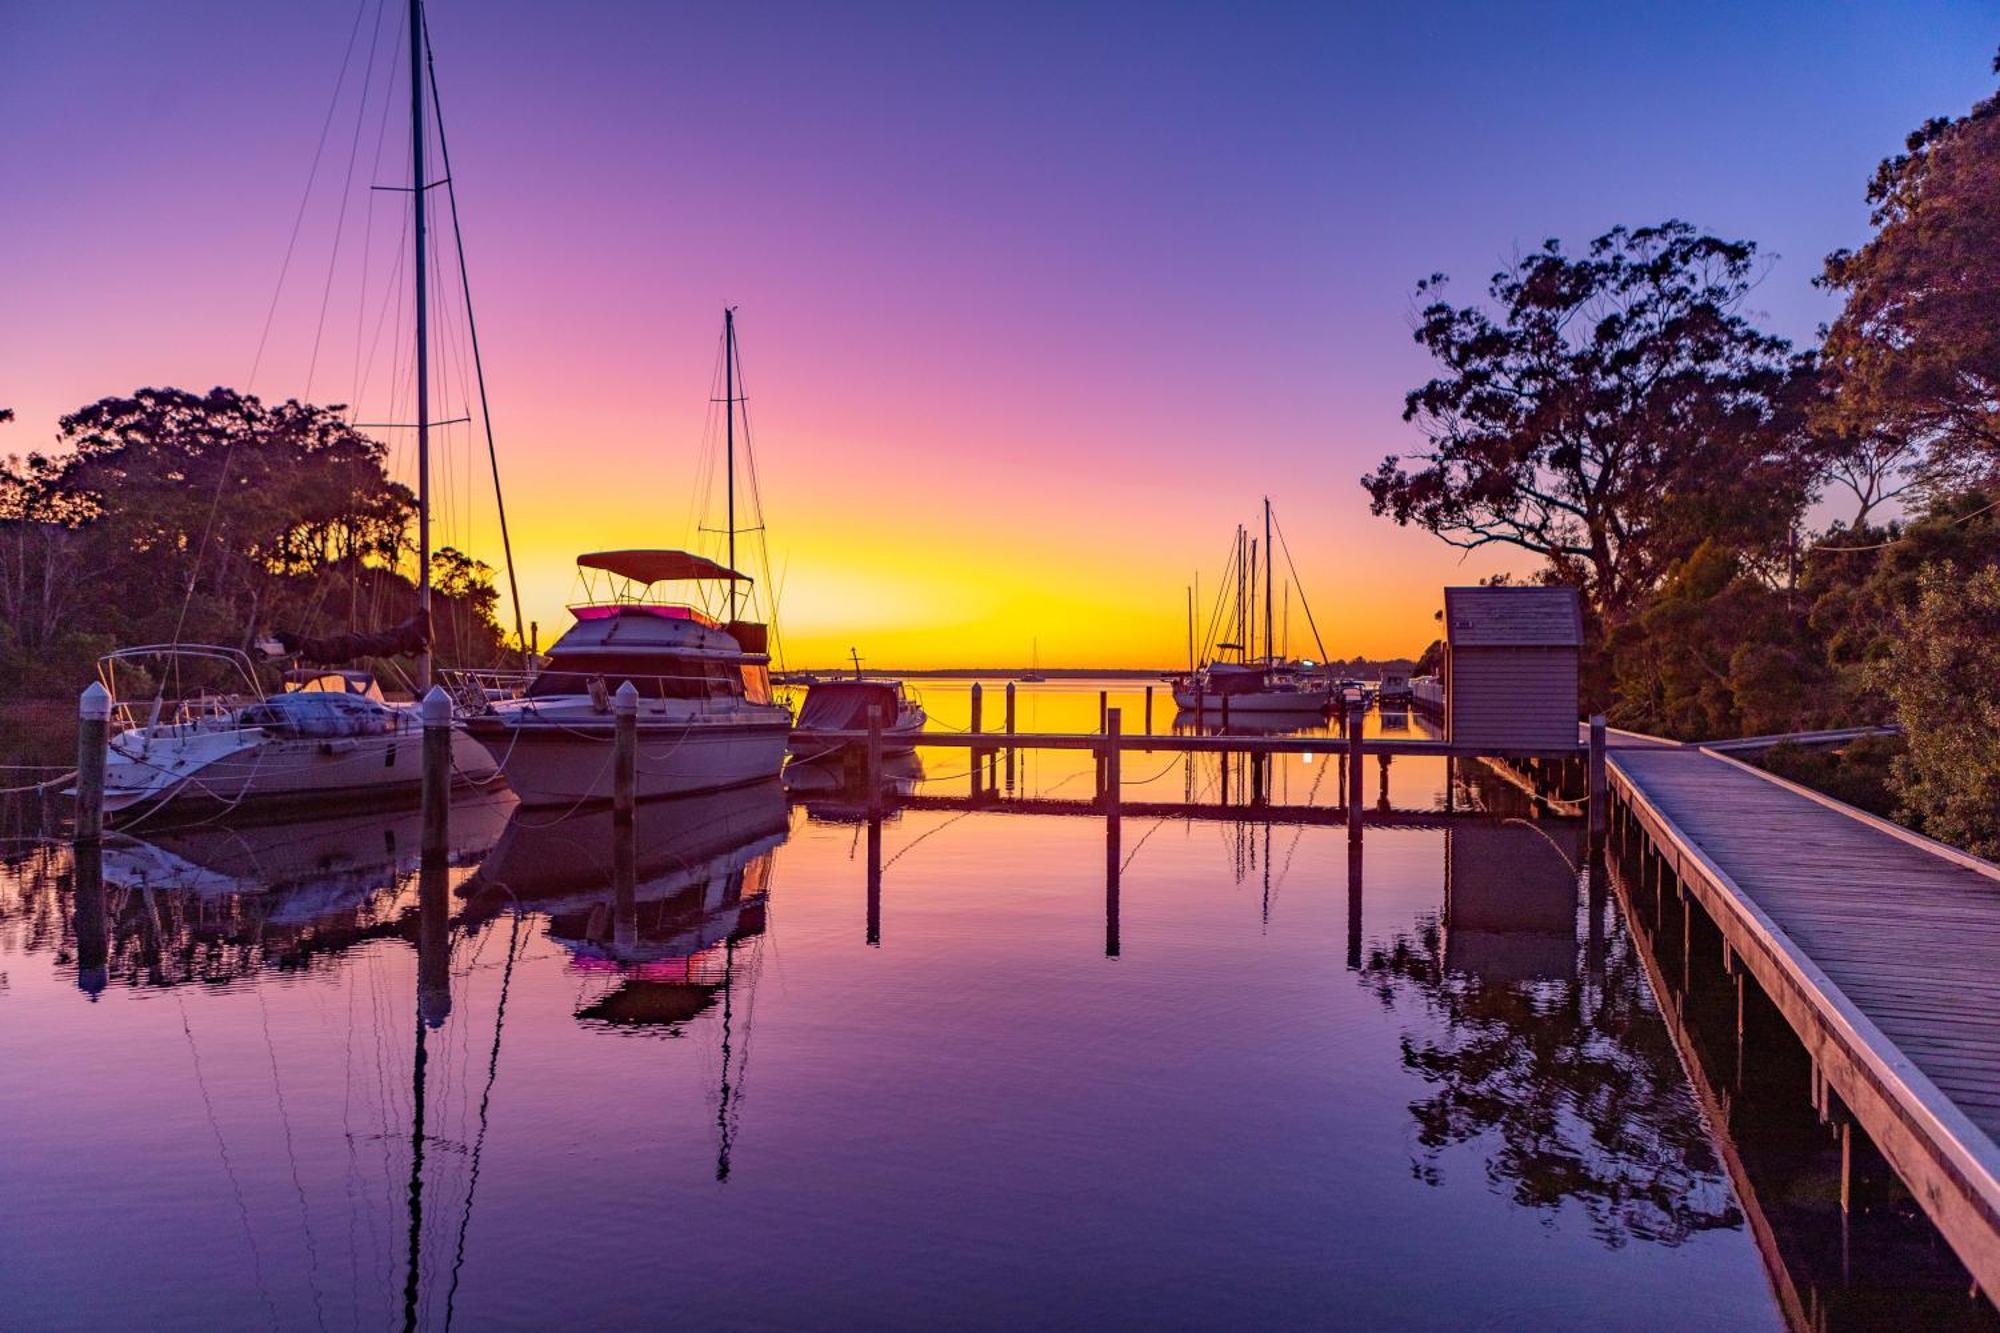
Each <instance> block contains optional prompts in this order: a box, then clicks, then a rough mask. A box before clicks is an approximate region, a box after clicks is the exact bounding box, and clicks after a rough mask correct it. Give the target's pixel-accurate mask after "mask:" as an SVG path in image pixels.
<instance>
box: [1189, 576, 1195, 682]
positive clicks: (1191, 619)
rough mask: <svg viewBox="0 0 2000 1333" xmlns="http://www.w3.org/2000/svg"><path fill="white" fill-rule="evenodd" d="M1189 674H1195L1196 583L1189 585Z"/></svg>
mask: <svg viewBox="0 0 2000 1333" xmlns="http://www.w3.org/2000/svg"><path fill="white" fill-rule="evenodd" d="M1188 674H1189V675H1193V674H1194V585H1193V584H1192V583H1190V584H1189V585H1188Z"/></svg>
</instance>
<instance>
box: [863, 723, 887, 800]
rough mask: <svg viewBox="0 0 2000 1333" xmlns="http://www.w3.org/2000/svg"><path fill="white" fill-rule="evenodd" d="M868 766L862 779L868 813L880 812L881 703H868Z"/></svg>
mask: <svg viewBox="0 0 2000 1333" xmlns="http://www.w3.org/2000/svg"><path fill="white" fill-rule="evenodd" d="M867 756H868V767H867V770H866V772H865V774H864V776H863V779H862V780H863V781H865V782H866V783H867V784H868V813H869V814H871V815H880V814H881V813H882V705H881V704H869V705H868V749H867Z"/></svg>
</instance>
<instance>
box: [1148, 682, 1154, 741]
mask: <svg viewBox="0 0 2000 1333" xmlns="http://www.w3.org/2000/svg"><path fill="white" fill-rule="evenodd" d="M1146 734H1147V735H1148V736H1150V735H1152V734H1153V687H1152V686H1151V685H1148V686H1147V687H1146Z"/></svg>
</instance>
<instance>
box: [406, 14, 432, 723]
mask: <svg viewBox="0 0 2000 1333" xmlns="http://www.w3.org/2000/svg"><path fill="white" fill-rule="evenodd" d="M423 53H424V0H410V211H411V212H412V213H413V214H414V215H415V216H414V218H413V221H412V225H411V227H410V234H411V237H412V241H413V248H414V263H413V265H412V268H413V269H414V271H415V273H416V284H417V299H416V310H417V579H418V582H417V613H418V614H419V615H420V616H421V617H422V619H423V623H424V651H423V653H422V654H421V655H419V656H418V658H417V692H418V693H419V694H422V693H423V692H424V691H426V690H428V689H430V687H431V650H430V616H431V367H430V310H429V304H428V302H429V286H430V276H429V274H428V272H427V271H426V270H427V267H428V260H427V258H426V255H425V249H426V243H425V239H424V54H423Z"/></svg>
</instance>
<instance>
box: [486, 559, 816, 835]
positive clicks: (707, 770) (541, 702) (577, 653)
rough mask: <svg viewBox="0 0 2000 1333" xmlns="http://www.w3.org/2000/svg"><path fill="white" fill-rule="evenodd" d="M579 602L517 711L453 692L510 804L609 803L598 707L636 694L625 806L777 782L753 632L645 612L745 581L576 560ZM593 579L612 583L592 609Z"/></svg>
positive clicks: (775, 715) (775, 729) (781, 732)
mask: <svg viewBox="0 0 2000 1333" xmlns="http://www.w3.org/2000/svg"><path fill="white" fill-rule="evenodd" d="M577 566H578V568H579V570H580V571H582V572H583V575H584V578H585V580H586V587H587V589H589V590H590V591H589V592H588V593H587V596H586V599H585V600H584V601H583V602H582V603H580V604H578V605H576V606H572V607H571V608H570V612H571V614H572V615H573V616H575V618H576V623H575V624H573V625H571V626H570V628H569V630H568V632H566V633H565V634H564V635H563V636H562V637H561V638H560V639H558V640H557V641H556V643H555V645H554V646H553V647H551V648H550V649H549V652H548V661H547V663H546V664H545V665H544V666H543V667H542V668H541V670H540V671H538V672H536V673H535V674H534V675H533V676H531V677H530V678H529V680H528V682H527V688H526V690H525V691H524V692H522V694H521V695H520V697H518V698H500V699H494V698H491V697H490V696H489V695H488V693H487V692H486V691H484V690H483V689H478V690H474V691H467V692H461V694H460V698H461V700H467V699H470V701H471V708H472V709H473V711H472V712H471V713H470V715H469V716H468V717H467V718H466V721H465V726H466V730H467V731H468V732H470V733H471V734H472V735H473V736H474V737H476V738H477V739H478V740H479V741H480V742H481V743H483V744H484V745H485V747H486V749H487V750H488V751H490V752H491V753H492V755H493V758H494V759H495V760H496V761H497V762H498V763H499V765H500V767H501V769H502V770H503V771H504V772H505V773H506V774H507V782H508V785H509V786H511V787H512V788H513V789H514V792H515V794H516V795H517V796H518V797H519V798H520V799H521V802H522V804H524V805H542V806H548V805H577V804H583V803H586V802H590V801H608V800H610V799H611V796H612V790H611V782H612V770H611V750H612V735H613V728H614V725H615V717H614V714H613V711H612V706H613V699H612V696H613V694H615V693H616V692H617V690H618V689H619V687H620V686H622V685H624V684H625V683H626V682H628V681H629V682H631V684H632V687H633V688H634V689H635V690H636V691H637V692H638V695H639V699H638V715H639V716H638V731H639V751H638V762H637V784H636V794H637V795H638V796H639V797H641V798H642V799H643V798H648V797H655V796H677V795H681V794H684V793H687V792H697V791H712V790H715V789H717V788H722V787H734V786H741V785H743V784H746V783H751V782H758V781H762V780H765V779H769V778H775V777H776V776H777V775H778V770H779V768H780V767H781V766H782V765H783V763H784V757H785V743H786V740H787V738H788V737H789V736H790V734H791V728H792V715H791V711H790V710H789V709H787V708H786V707H785V706H784V705H783V704H780V703H777V702H775V701H774V700H773V699H772V697H771V679H770V658H769V656H768V655H767V653H766V651H765V645H766V633H767V631H766V627H765V626H763V625H760V624H754V623H750V622H746V621H729V622H727V623H724V622H719V621H717V620H715V619H713V618H711V617H710V616H708V615H707V614H705V613H704V612H702V611H701V610H699V609H697V608H696V607H694V606H692V605H688V604H686V603H681V602H671V601H663V600H656V599H654V598H653V597H652V596H651V589H652V588H653V587H654V585H656V584H660V583H669V582H701V581H715V582H723V583H736V582H745V581H747V580H746V579H745V576H744V575H742V574H739V573H737V572H736V571H735V570H732V569H729V568H727V567H725V566H723V565H719V564H717V563H715V562H714V561H712V560H709V559H706V558H705V557H703V556H699V555H693V554H691V553H689V552H686V551H656V550H635V551H601V552H597V553H595V554H590V555H582V556H578V557H577ZM593 574H602V575H605V576H608V578H609V579H610V580H611V581H612V583H611V587H610V590H609V592H608V595H603V596H599V595H597V594H596V591H595V584H594V583H593V582H592V576H593Z"/></svg>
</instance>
